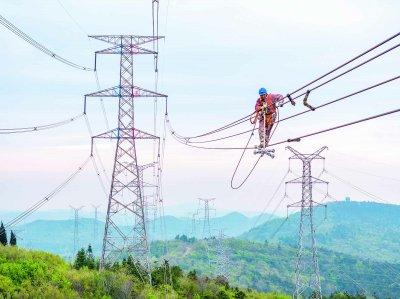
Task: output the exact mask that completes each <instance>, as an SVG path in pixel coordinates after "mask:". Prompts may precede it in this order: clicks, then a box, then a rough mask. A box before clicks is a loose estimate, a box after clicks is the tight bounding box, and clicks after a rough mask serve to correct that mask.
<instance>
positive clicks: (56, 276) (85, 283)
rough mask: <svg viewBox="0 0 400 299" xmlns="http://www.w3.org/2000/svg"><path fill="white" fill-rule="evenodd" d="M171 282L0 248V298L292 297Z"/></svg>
mask: <svg viewBox="0 0 400 299" xmlns="http://www.w3.org/2000/svg"><path fill="white" fill-rule="evenodd" d="M158 271H159V273H160V270H158ZM161 272H163V270H162V271H161ZM178 272H179V271H178ZM154 277H155V278H156V275H154ZM173 280H174V288H173V289H172V288H171V287H170V286H165V285H157V286H155V287H151V286H149V285H148V284H145V283H143V282H141V281H140V280H139V279H138V278H137V277H135V276H133V275H131V274H130V272H129V271H127V269H126V268H123V267H122V268H121V267H120V268H118V269H117V270H113V271H110V270H104V271H98V270H89V269H87V268H83V269H79V270H75V269H73V268H72V267H71V266H70V265H69V264H67V263H66V262H65V261H63V260H62V259H61V258H60V257H57V256H54V255H52V254H49V253H44V252H39V251H30V250H23V249H19V248H16V247H8V246H0V298H52V299H53V298H102V299H106V298H118V299H124V298H154V299H156V298H166V297H167V296H166V295H168V297H170V298H198V299H200V298H209V299H213V298H215V299H217V298H221V299H229V298H245V297H246V298H250V299H251V298H253V299H290V298H291V297H290V296H287V295H284V294H278V293H269V294H267V293H260V292H256V291H251V290H244V289H238V288H232V287H226V285H225V284H223V283H218V282H217V281H214V280H206V279H202V278H199V277H197V278H188V277H186V275H182V274H180V275H179V276H178V275H176V276H175V278H173Z"/></svg>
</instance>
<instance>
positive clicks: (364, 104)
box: [0, 0, 400, 215]
mask: <svg viewBox="0 0 400 299" xmlns="http://www.w3.org/2000/svg"><path fill="white" fill-rule="evenodd" d="M0 2H1V7H0V14H1V15H3V16H4V17H6V18H7V19H8V20H10V21H11V22H13V23H14V24H15V25H16V26H17V27H19V28H20V29H21V30H23V31H24V32H26V33H27V34H30V35H31V36H32V37H33V38H35V39H36V40H37V41H39V42H41V43H43V44H44V45H46V46H47V47H48V48H49V49H51V50H53V51H54V52H56V53H57V54H59V55H61V56H63V57H66V58H68V59H70V60H72V61H74V62H76V63H79V64H84V65H87V66H90V67H91V66H92V65H93V62H94V55H93V52H94V51H95V50H98V49H102V48H106V47H107V44H104V43H101V42H96V41H89V40H88V39H87V38H86V33H89V34H143V35H148V34H151V30H152V28H151V1H150V0H147V1H144V0H143V1H138V0H136V1H132V0H130V1H118V0H113V1H103V0H101V1H100V0H95V1H72V0H60V1H54V0H53V1H45V0H41V1H39V0H29V1H27V0H24V1H22V0H0ZM60 3H61V4H62V5H63V6H64V7H65V9H66V10H67V11H68V13H69V14H70V15H71V16H72V18H73V19H74V20H75V21H74V20H73V19H71V17H70V16H69V15H68V14H67V13H66V12H65V10H64V9H63V7H62V6H61V5H60ZM399 11H400V3H399V2H398V1H361V0H360V1H351V2H350V1H331V2H326V1H279V2H278V1H265V0H262V1H243V0H242V1H234V0H233V1H218V0H212V1H211V0H210V1H208V0H201V1H173V0H170V1H167V0H160V34H165V35H166V36H167V37H166V39H165V41H162V42H161V43H160V85H159V90H160V92H163V93H166V94H168V95H169V114H170V118H171V122H172V125H173V126H174V128H175V129H176V131H177V132H179V133H180V134H182V135H189V136H190V135H196V134H199V133H201V132H203V131H205V130H208V129H212V128H214V127H217V126H220V125H223V124H225V123H227V122H230V121H233V120H235V119H238V118H240V117H242V116H244V115H247V114H249V113H250V112H251V111H252V109H253V107H254V102H255V100H256V98H257V91H258V88H259V87H261V86H265V87H266V88H268V89H269V90H270V91H272V92H274V93H282V94H286V93H288V92H291V91H293V90H294V89H296V88H297V87H300V86H301V85H302V84H303V83H306V82H308V81H310V80H311V79H313V78H315V77H316V76H318V75H320V74H322V73H324V72H325V71H327V70H329V69H331V68H332V67H334V66H336V65H338V64H340V63H342V62H343V61H345V60H347V59H349V58H351V57H353V56H354V55H356V54H358V53H360V52H362V51H363V50H365V49H367V48H369V47H371V46H372V45H374V44H376V43H378V42H380V41H381V40H383V39H385V38H387V37H389V36H391V35H393V34H394V33H396V32H397V31H399V22H398V13H399ZM75 22H77V23H75ZM85 32H86V33H85ZM399 40H400V38H398V39H397V40H395V41H393V42H391V43H389V44H388V45H387V46H384V47H383V48H382V49H381V50H378V51H377V52H375V54H376V53H378V52H380V51H383V49H386V48H389V47H390V46H392V45H394V44H395V43H398V42H399ZM0 43H1V45H2V46H1V47H0V61H1V63H0V65H1V72H0V128H8V127H23V126H31V125H38V124H46V123H51V122H54V121H59V120H63V119H66V118H68V117H71V116H73V115H76V114H78V113H80V112H81V111H82V108H83V95H84V94H86V93H90V92H93V91H96V90H97V87H96V84H95V78H94V75H93V73H92V72H83V71H79V70H76V69H73V68H70V67H68V66H66V65H64V64H61V63H59V62H58V61H56V60H53V59H51V58H50V57H48V56H46V55H44V54H43V53H41V52H39V51H38V50H37V49H35V48H33V47H31V46H30V45H28V44H27V43H25V42H24V41H23V40H21V39H19V38H17V37H16V36H15V35H13V34H12V33H11V32H9V31H8V30H6V29H5V28H4V27H0ZM372 55H374V54H371V55H369V56H367V57H371V56H372ZM135 58H137V59H136V60H135V63H136V62H137V64H136V66H135V67H136V71H137V72H136V74H135V75H136V78H135V80H136V81H135V83H136V84H137V85H139V86H142V87H144V88H148V89H152V88H153V84H154V83H153V74H152V71H153V70H152V58H151V56H147V57H146V56H142V57H135ZM399 58H400V54H399V50H395V51H392V52H391V53H390V54H388V55H385V56H384V57H383V58H382V59H379V60H378V61H376V62H373V63H370V64H368V65H367V66H365V67H362V68H360V69H359V70H357V71H355V72H353V73H351V75H348V76H345V77H343V78H341V79H340V80H337V81H335V82H334V83H332V84H329V85H327V86H326V87H324V88H321V89H319V90H318V91H316V92H313V93H312V94H311V96H310V102H311V103H312V104H314V105H318V104H321V103H324V102H325V101H327V100H332V99H335V98H337V97H340V96H342V95H345V94H348V93H350V92H353V91H356V90H358V89H361V88H364V87H366V86H368V85H371V84H374V83H377V82H380V81H383V80H386V79H389V78H391V77H394V76H396V75H399V69H400V68H399V65H400V63H399V62H400V59H399ZM98 71H99V78H100V84H101V87H102V88H106V87H110V86H114V85H117V84H118V57H117V56H114V57H111V56H102V57H100V58H99V60H98ZM399 86H400V85H399V82H398V81H396V82H394V83H390V84H388V85H386V86H384V87H380V88H377V89H375V90H373V91H370V92H367V93H364V94H363V95H359V96H356V97H353V98H351V99H349V100H347V101H345V102H342V103H340V104H336V105H331V106H329V107H327V108H324V109H321V110H318V111H315V112H313V113H308V114H305V115H304V116H301V117H298V118H295V119H292V120H290V121H287V122H284V123H282V124H281V125H280V126H279V128H278V130H277V132H276V134H275V136H274V140H276V141H278V140H281V139H282V138H285V139H286V138H289V137H295V136H297V135H301V134H304V133H308V132H312V131H316V130H319V129H323V128H327V127H330V126H334V125H338V124H341V123H344V122H349V121H352V120H357V119H360V118H363V117H366V116H369V115H372V114H377V113H381V112H384V111H388V110H393V109H395V108H398V106H399V104H398V103H399V100H400V98H399V96H400V88H399ZM140 101H141V103H140V104H138V109H137V121H136V123H137V127H138V128H140V129H143V130H146V131H149V132H152V127H151V124H152V115H153V114H152V113H153V112H152V102H151V101H148V102H147V103H146V100H140ZM161 103H162V102H160V105H159V128H160V127H161V125H162V113H163V105H162V104H161ZM116 104H117V102H116V101H115V99H109V100H106V110H107V115H108V119H109V120H110V127H115V126H116V122H115V121H116V114H115V113H116ZM301 110H303V107H302V106H301V105H300V104H298V105H297V106H296V107H292V106H289V105H287V106H285V107H284V108H283V109H281V116H282V117H283V116H287V115H290V114H292V113H294V112H298V111H301ZM88 117H89V119H90V122H91V125H92V127H93V131H94V132H95V134H98V133H101V132H103V131H105V130H106V127H105V122H104V119H103V116H102V110H101V106H100V104H99V101H98V100H96V99H93V100H91V102H90V104H89V111H88ZM246 128H250V124H249V123H246V124H244V125H243V126H241V127H238V128H235V129H233V130H231V131H230V133H234V132H238V131H240V130H242V129H246ZM159 133H160V132H159ZM220 136H222V135H220ZM399 136H400V122H399V115H392V116H389V117H386V118H381V119H379V120H373V121H370V122H368V123H363V124H360V125H356V126H352V127H350V128H347V129H344V130H338V131H335V132H331V133H328V134H325V135H319V136H318V137H312V138H309V139H305V140H303V141H302V142H301V143H299V144H292V146H293V147H295V148H297V149H298V150H300V151H305V152H311V151H314V150H316V149H318V148H319V147H321V146H323V145H327V146H328V147H329V150H328V151H326V152H325V153H324V155H325V156H326V158H327V160H326V167H327V169H328V170H330V171H332V172H333V173H335V174H336V175H339V176H340V177H342V178H344V179H346V180H350V181H351V182H352V183H354V184H355V185H358V186H360V187H362V188H364V189H366V190H368V191H369V192H371V193H373V194H377V195H379V196H380V197H382V198H383V199H384V200H385V201H387V202H391V203H399V202H400V198H399V196H398V194H399V192H400V187H399V185H400V184H399V180H400V176H399V175H398V169H399V167H400V161H399V160H400V159H399V146H400V138H399ZM246 139H247V136H244V137H239V138H236V139H232V140H231V141H226V142H223V143H216V144H215V145H216V146H224V145H229V146H239V147H241V146H244V145H245V142H246ZM255 143H256V140H254V141H252V142H251V145H254V144H255ZM0 144H1V146H0V198H1V201H2V203H3V204H2V209H5V210H15V209H23V208H26V207H27V206H28V205H29V204H32V203H34V202H36V201H38V200H39V199H40V198H42V197H43V196H44V195H46V194H47V193H48V192H50V191H51V190H52V188H54V187H55V186H56V185H57V184H59V183H60V182H61V181H63V180H64V178H66V177H67V176H68V175H69V174H70V173H71V172H73V171H74V170H75V169H76V168H77V167H78V165H79V164H80V163H82V162H83V160H84V159H85V158H86V157H87V156H88V154H89V150H90V139H89V134H88V132H87V129H86V126H85V123H84V121H83V119H81V120H79V121H76V122H75V123H72V124H70V125H67V126H64V127H60V128H56V129H52V130H48V131H43V132H40V133H28V134H23V135H0ZM112 145H113V144H110V142H100V143H99V144H98V147H99V152H100V155H101V158H102V160H103V161H104V164H105V166H106V168H107V170H108V173H110V169H111V167H112V159H113V149H112ZM284 147H285V145H281V146H278V147H276V158H275V159H274V160H271V159H270V158H268V157H264V158H262V161H261V163H260V164H259V165H258V167H257V169H256V170H255V172H254V174H253V175H252V176H251V177H250V179H249V180H248V182H247V184H246V185H245V186H244V187H243V188H242V189H240V190H232V189H231V188H230V178H231V175H232V172H233V169H234V167H235V165H236V163H237V161H238V158H239V156H240V152H238V151H222V152H221V151H210V150H199V149H193V148H189V147H186V146H184V145H181V144H179V143H177V142H175V141H174V140H173V139H172V138H171V137H170V136H168V140H167V148H166V156H165V157H166V158H165V165H164V180H163V182H164V197H165V205H166V207H167V212H168V213H175V214H180V215H185V214H186V213H188V212H190V211H193V210H195V208H196V206H197V198H198V197H215V198H216V201H215V205H214V206H215V207H216V210H217V214H218V213H219V214H222V213H224V212H227V211H230V210H239V211H243V212H260V211H262V210H263V208H264V206H265V203H266V202H267V200H268V198H269V197H270V196H271V194H272V193H273V191H274V190H275V188H276V186H277V185H278V183H279V181H280V180H281V178H282V176H283V175H284V174H285V172H286V171H287V168H288V160H287V158H288V157H289V152H288V151H285V149H284ZM254 159H256V157H255V156H254V155H253V154H252V153H250V152H249V153H248V154H247V155H246V156H245V159H244V162H243V164H242V167H241V168H240V170H239V178H238V179H240V177H243V176H245V175H246V174H247V171H248V169H249V168H250V167H251V163H253V162H254ZM293 169H294V171H295V172H297V173H299V172H300V171H301V169H300V164H296V163H293ZM320 170H321V164H320V163H319V162H316V163H315V171H314V173H315V174H318V173H319V171H320ZM293 177H294V176H290V177H288V179H290V178H293ZM323 178H324V179H326V180H329V181H330V193H331V195H332V196H334V197H335V198H337V199H342V198H344V197H345V196H351V197H352V198H354V199H357V200H368V199H369V198H367V197H366V196H365V195H362V194H360V193H358V192H356V191H354V190H352V189H350V188H349V187H348V186H346V185H344V184H343V183H341V182H339V181H337V180H335V179H334V178H332V177H329V176H324V177H323ZM288 192H289V194H290V196H291V199H290V201H296V200H299V196H300V189H299V187H298V186H292V187H290V189H289V191H288ZM282 194H283V189H282V190H281V191H280V192H278V194H277V196H276V199H275V200H274V201H273V202H272V204H271V205H270V206H269V207H267V212H268V211H272V210H273V209H274V208H275V206H277V204H278V202H279V201H280V198H281V197H282ZM321 196H322V194H319V193H317V192H315V199H316V200H318V199H320V197H321ZM288 203H289V201H284V202H283V203H282V204H281V206H280V207H279V208H278V211H279V212H281V213H282V212H285V206H286V205H287V204H288ZM70 204H72V205H85V206H87V207H88V208H87V209H89V206H90V205H91V204H102V206H103V208H104V207H105V206H106V197H105V195H104V194H103V193H102V191H101V188H100V186H99V184H98V182H97V179H96V176H95V173H94V171H93V168H92V166H91V165H90V164H89V165H88V168H87V169H86V170H85V171H84V172H83V173H82V174H81V175H80V176H79V177H77V178H76V179H75V180H74V181H73V182H72V183H71V184H70V185H69V186H68V187H67V188H66V189H65V190H63V192H62V193H60V194H59V195H58V196H57V197H55V198H54V199H52V201H51V202H49V203H48V204H47V206H46V209H56V208H57V209H63V208H68V205H70Z"/></svg>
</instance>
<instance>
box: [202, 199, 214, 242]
mask: <svg viewBox="0 0 400 299" xmlns="http://www.w3.org/2000/svg"><path fill="white" fill-rule="evenodd" d="M213 200H215V198H199V201H200V203H202V202H203V203H204V214H203V216H204V218H203V238H210V237H211V225H210V202H211V201H213Z"/></svg>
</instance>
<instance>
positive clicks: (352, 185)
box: [325, 170, 389, 203]
mask: <svg viewBox="0 0 400 299" xmlns="http://www.w3.org/2000/svg"><path fill="white" fill-rule="evenodd" d="M325 173H327V174H328V175H330V176H331V177H333V178H335V179H336V180H338V181H340V182H342V183H343V184H345V185H347V186H349V187H351V188H352V189H354V190H357V191H358V192H360V193H362V194H364V195H366V196H368V197H370V198H372V199H375V200H379V201H383V202H385V203H389V202H388V201H387V200H384V199H383V198H382V197H380V196H378V195H375V194H372V193H371V192H368V191H366V190H364V189H362V188H361V187H358V186H356V185H354V184H353V183H351V182H349V181H347V180H345V179H342V178H341V177H339V176H337V175H335V174H333V173H332V172H331V171H328V170H325Z"/></svg>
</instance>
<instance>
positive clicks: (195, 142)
mask: <svg viewBox="0 0 400 299" xmlns="http://www.w3.org/2000/svg"><path fill="white" fill-rule="evenodd" d="M399 79H400V76H395V77H392V78H389V79H387V80H384V81H381V82H378V83H376V84H373V85H370V86H368V87H366V88H363V89H360V90H357V91H355V92H352V93H349V94H347V95H345V96H342V97H340V98H337V99H335V100H332V101H328V102H325V103H323V104H321V105H318V106H315V107H314V111H315V110H317V109H320V108H323V107H326V106H329V105H331V104H334V103H337V102H340V101H343V100H345V99H348V98H351V97H353V96H355V95H358V94H361V93H364V92H366V91H369V90H372V89H374V88H377V87H380V86H383V85H385V84H388V83H391V82H393V81H396V80H399ZM312 111H313V110H310V109H307V110H304V111H301V112H298V113H295V114H292V115H289V116H287V117H284V118H282V119H279V120H277V121H275V123H278V122H283V121H285V120H288V119H291V118H295V117H297V116H300V115H303V114H306V113H309V112H312ZM252 131H253V129H251V130H246V131H243V132H239V133H235V134H232V135H228V136H224V137H220V138H215V139H211V140H203V141H188V143H191V144H199V143H208V142H215V141H220V140H224V139H228V138H232V137H236V136H239V135H243V134H246V133H249V132H252Z"/></svg>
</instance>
